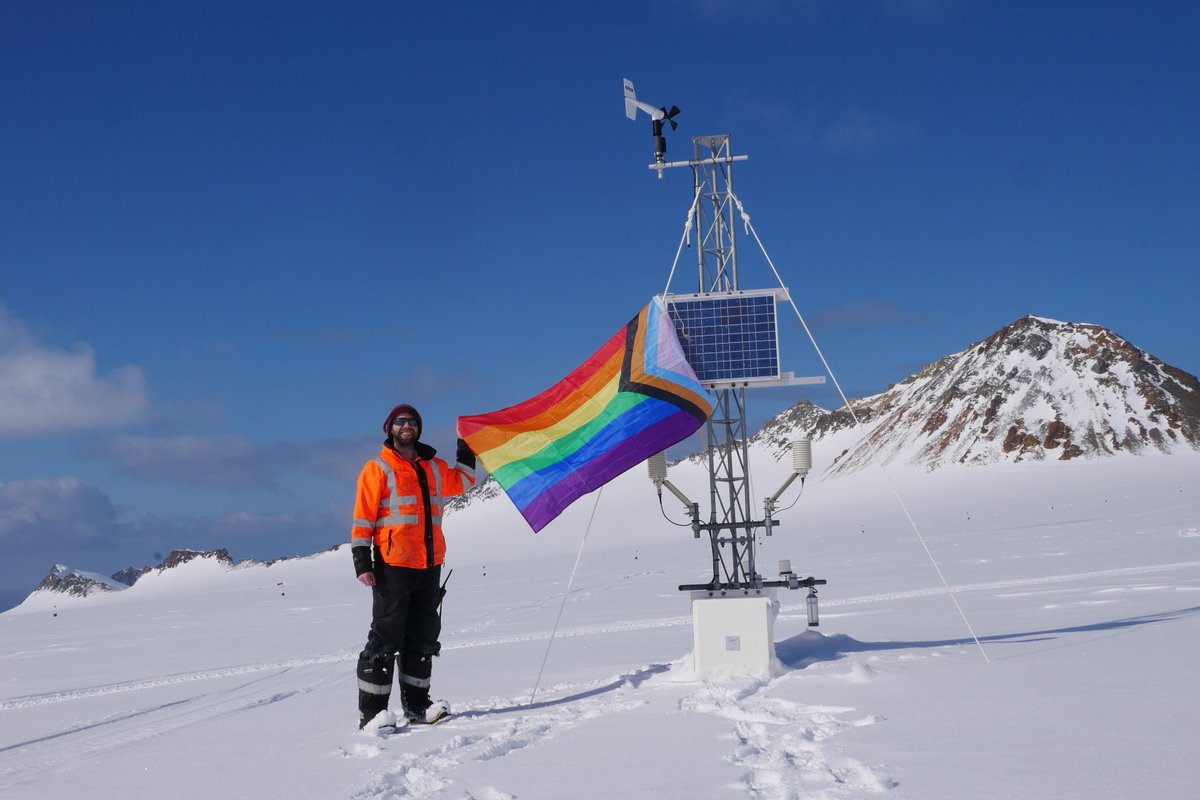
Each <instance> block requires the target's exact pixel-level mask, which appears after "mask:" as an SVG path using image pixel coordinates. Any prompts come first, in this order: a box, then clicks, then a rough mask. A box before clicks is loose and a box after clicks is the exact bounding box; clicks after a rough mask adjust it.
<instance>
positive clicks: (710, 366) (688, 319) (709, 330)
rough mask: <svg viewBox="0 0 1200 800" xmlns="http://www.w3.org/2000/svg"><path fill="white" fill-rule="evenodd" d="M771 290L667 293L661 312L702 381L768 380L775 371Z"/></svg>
mask: <svg viewBox="0 0 1200 800" xmlns="http://www.w3.org/2000/svg"><path fill="white" fill-rule="evenodd" d="M775 302H776V291H775V290H774V289H760V290H753V291H743V292H719V293H711V294H689V295H668V296H667V297H666V304H667V313H668V315H670V317H671V321H672V322H673V323H675V332H676V333H677V334H678V335H679V342H680V344H682V345H683V353H684V355H685V356H686V357H687V360H688V363H689V364H691V365H692V369H693V370H695V371H696V377H697V378H699V379H700V382H701V383H703V384H718V383H744V382H750V381H774V380H780V379H782V378H784V377H785V376H783V375H781V373H780V369H779V332H778V327H777V324H776V316H775Z"/></svg>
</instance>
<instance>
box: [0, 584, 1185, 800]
mask: <svg viewBox="0 0 1200 800" xmlns="http://www.w3.org/2000/svg"><path fill="white" fill-rule="evenodd" d="M1195 566H1200V561H1187V562H1178V563H1172V564H1158V565H1150V566H1140V567H1126V568H1121V569H1110V570H1100V571H1093V572H1085V573H1075V574H1067V575H1052V576H1043V577H1038V578H1026V579H1017V580H1006V581H994V582H987V583H977V584H970V585H960V586H956V587H954V589H955V590H956V591H993V590H1011V589H1014V588H1021V587H1044V586H1052V585H1054V584H1059V583H1068V582H1076V581H1087V580H1096V579H1101V580H1108V579H1111V578H1114V577H1118V576H1137V575H1148V574H1155V573H1161V572H1166V571H1170V570H1173V569H1179V568H1189V567H1195ZM1161 588H1162V587H1161V586H1158V585H1141V586H1131V587H1123V588H1120V589H1118V588H1113V587H1111V586H1106V587H1105V588H1103V589H1100V590H1098V591H1097V594H1109V593H1112V592H1115V591H1124V590H1127V589H1128V590H1142V591H1151V590H1157V589H1161ZM1050 591H1051V592H1053V591H1055V590H1053V589H1051V590H1050ZM945 592H946V589H945V587H933V588H926V589H915V590H909V591H898V592H887V593H880V594H872V595H862V596H858V597H852V598H841V599H835V600H831V601H829V602H827V603H826V606H833V607H840V606H853V605H863V604H872V603H881V602H889V601H895V600H904V599H909V598H919V597H926V596H930V595H938V594H944V593H945ZM1075 602H1088V603H1098V602H1111V601H1106V600H1102V599H1097V600H1090V601H1075ZM797 607H799V606H797ZM1047 607H1050V606H1047ZM690 624H691V617H690V616H672V617H661V618H655V619H645V620H627V621H615V622H611V623H605V624H599V625H589V626H580V627H577V628H574V629H567V630H560V631H559V633H558V636H561V637H570V636H586V635H594V634H605V633H615V632H624V631H632V630H646V629H653V628H662V627H672V626H682V625H690ZM549 636H550V634H549V632H537V633H529V634H524V635H513V636H500V637H492V638H481V639H471V640H462V641H458V642H451V643H448V644H447V647H446V649H447V650H451V649H460V648H474V647H489V646H497V645H503V644H510V643H519V642H530V641H537V640H545V639H547V638H549ZM356 657H357V653H355V652H350V651H341V652H336V653H330V654H320V655H314V656H309V657H301V658H292V659H284V660H275V661H268V662H262V663H257V664H243V665H236V666H230V667H223V668H218V669H210V670H201V671H196V672H189V673H178V674H171V675H162V676H154V677H147V678H143V679H140V680H134V681H127V682H122V683H114V684H103V685H98V686H91V687H82V688H77V689H71V690H67V691H59V692H49V693H44V694H38V695H28V696H24V697H16V698H10V699H7V700H4V701H0V712H3V711H10V710H16V709H26V708H31V707H36V706H41V705H45V704H49V703H60V702H69V701H75V700H83V699H88V698H97V697H102V696H106V695H113V694H120V693H132V692H138V691H145V690H152V689H156V688H162V687H170V686H177V685H181V684H190V683H196V682H200V681H212V680H217V679H224V680H225V681H226V684H225V685H224V686H221V687H217V688H212V689H209V690H207V691H198V692H195V693H193V694H190V695H188V696H185V697H182V698H179V699H174V700H171V701H170V702H162V703H157V704H155V703H145V704H143V705H142V706H140V707H135V708H132V709H126V710H122V711H120V712H116V713H111V714H108V715H106V716H103V717H98V718H93V719H86V718H85V719H81V720H79V721H77V722H76V723H74V724H73V725H72V726H71V727H69V728H65V729H63V730H59V731H55V732H51V733H47V734H44V735H41V736H39V737H36V738H32V739H29V740H27V741H23V742H17V743H14V744H11V745H8V746H7V747H4V748H0V756H2V755H4V754H5V753H6V752H14V751H21V752H22V753H23V754H24V762H23V763H22V765H21V766H20V767H16V768H8V769H5V770H3V772H0V793H6V792H7V791H8V790H11V789H14V788H19V787H22V786H27V785H29V784H30V783H31V782H34V781H36V780H38V777H39V775H42V774H44V773H47V772H57V773H62V772H68V771H70V770H73V769H76V768H77V767H76V765H78V764H85V763H89V762H90V761H91V760H92V759H94V758H95V757H97V756H101V755H103V754H104V753H106V752H113V751H116V750H119V749H121V748H125V747H129V746H131V745H135V744H138V743H140V742H145V741H148V740H151V739H153V738H155V737H158V736H162V735H164V734H169V733H171V732H172V731H176V730H179V729H182V728H186V727H195V726H198V725H203V724H206V723H211V722H214V721H217V720H220V719H223V718H228V717H230V716H232V715H237V714H242V713H247V712H253V710H254V709H256V708H261V707H265V706H268V705H270V704H273V703H276V702H282V701H285V700H288V699H289V698H293V697H296V696H298V695H302V694H305V693H308V692H312V691H314V690H316V689H318V688H321V687H325V686H329V685H332V684H335V683H338V682H343V681H345V680H347V677H346V675H345V674H343V673H344V670H343V669H341V668H340V667H338V668H336V669H331V668H330V665H338V664H342V663H344V662H350V661H353V660H354V659H355V658H356ZM875 658H876V657H872V659H868V661H867V662H860V661H855V662H854V663H853V664H851V669H850V672H849V674H848V675H846V676H844V677H845V678H846V679H847V680H855V681H868V680H874V668H873V667H872V665H871V662H873V661H874V659H875ZM674 666H678V663H677V664H676V665H674ZM806 666H807V665H804V666H800V667H798V668H795V669H792V670H790V671H787V672H784V673H783V674H782V675H780V676H777V677H775V678H772V679H770V680H767V681H763V680H756V679H752V678H745V677H743V678H737V677H728V678H723V679H717V680H706V681H702V682H695V681H693V682H685V683H680V682H679V681H678V680H662V681H657V680H651V679H653V678H654V677H655V676H657V675H658V674H659V673H663V672H668V671H670V670H671V669H672V668H673V665H669V664H653V665H648V666H645V667H642V668H641V669H639V670H635V671H633V672H630V673H626V674H623V675H620V676H617V677H615V678H612V677H610V678H608V679H605V680H599V681H591V682H585V683H578V684H569V685H560V686H555V687H552V688H550V689H547V690H546V691H545V692H543V697H553V698H556V699H550V700H546V699H540V698H539V699H538V701H537V702H535V703H534V704H533V705H532V706H531V705H529V704H528V701H527V698H526V697H525V696H522V697H520V698H507V699H505V698H488V699H486V700H479V701H475V702H473V703H470V704H467V705H465V706H462V705H460V707H459V708H458V709H457V713H456V716H455V717H454V718H453V719H452V720H450V721H448V722H447V723H446V724H445V725H444V726H439V727H437V728H433V729H430V730H428V731H420V730H415V731H402V732H400V733H398V734H396V735H395V736H394V737H392V738H391V739H380V738H374V737H371V736H370V735H368V734H361V733H359V734H353V736H354V738H355V740H354V741H352V742H350V743H348V744H346V745H344V746H341V747H338V748H337V751H336V752H335V753H332V754H331V755H332V756H335V757H340V758H349V759H364V760H367V761H369V762H370V763H372V764H378V765H381V768H380V769H379V770H378V771H376V772H375V773H374V777H372V778H371V779H370V780H369V782H368V783H367V784H366V785H365V786H364V787H363V788H362V789H361V790H360V791H359V792H358V793H357V794H356V795H355V796H356V797H359V798H385V799H390V798H432V797H434V796H448V795H442V794H441V793H442V792H443V791H444V790H449V791H452V792H454V795H453V796H454V797H455V798H463V799H465V800H506V799H508V798H512V797H513V795H510V794H507V793H505V792H504V791H502V790H501V789H499V788H497V787H492V786H484V787H477V786H472V787H464V786H462V785H460V784H456V782H455V777H454V776H455V774H456V771H457V769H456V768H458V767H460V766H461V765H464V764H480V763H485V762H488V761H492V760H495V759H501V758H504V757H506V756H508V755H510V754H512V753H514V752H519V751H522V750H526V749H528V748H534V747H538V746H539V745H541V744H542V743H545V742H548V741H551V740H553V739H554V738H555V737H557V736H559V735H561V734H563V733H565V732H567V731H570V730H571V729H574V728H577V727H579V726H581V725H584V724H585V723H587V722H588V721H590V720H593V719H596V718H599V717H603V716H607V715H611V714H620V713H623V712H627V711H629V710H632V709H635V708H638V707H640V706H643V705H645V704H647V703H652V702H655V701H656V700H657V701H658V702H662V701H663V700H668V701H669V702H671V703H677V704H678V708H679V710H681V711H683V712H686V713H693V714H705V715H711V716H715V717H718V718H720V719H722V720H726V721H728V723H729V725H730V741H731V742H732V744H731V748H730V752H729V754H728V756H727V758H728V760H729V762H730V763H731V764H733V765H734V766H735V767H738V768H739V769H740V770H741V775H742V777H741V785H742V787H743V788H744V789H745V792H746V794H747V796H748V797H750V798H754V799H755V800H760V799H761V800H785V799H789V798H799V797H805V798H819V799H821V800H843V799H844V798H852V797H859V796H862V795H863V794H867V793H876V792H885V791H887V790H889V789H891V788H892V787H894V786H895V785H896V784H895V783H894V781H893V780H892V778H891V777H890V776H889V775H888V774H886V772H885V771H884V770H883V769H882V768H881V767H877V766H872V765H868V764H864V763H862V762H860V761H858V760H856V759H854V758H852V757H849V756H846V755H844V754H842V753H841V752H840V750H839V748H838V747H836V746H833V747H830V746H829V744H828V743H829V740H830V739H831V738H833V737H836V736H837V735H838V734H839V733H841V732H843V731H846V730H849V729H851V728H854V727H859V726H862V725H870V724H874V723H876V722H879V721H880V720H879V718H878V717H875V716H872V715H863V714H861V713H858V712H856V710H855V709H853V708H841V707H827V706H816V705H806V704H802V703H796V702H792V701H790V700H786V699H783V698H780V697H775V696H772V695H773V694H775V690H776V689H780V688H784V687H786V686H787V685H788V682H789V681H793V680H798V679H800V678H801V676H802V674H803V670H804V669H805V667H806ZM240 677H245V678H247V680H244V681H238V680H236V679H238V678H240ZM665 691H671V692H675V693H676V694H675V695H671V694H668V695H667V696H666V697H664V696H663V693H664V692H665ZM681 691H683V692H684V696H683V697H682V698H681V699H680V698H679V697H678V696H677V694H678V693H679V692H681ZM430 733H432V734H433V736H431V737H430V738H429V739H426V740H425V742H422V740H421V737H424V736H428V735H429V734H430ZM422 745H424V747H423V749H422V748H421V746H422ZM414 748H416V749H414Z"/></svg>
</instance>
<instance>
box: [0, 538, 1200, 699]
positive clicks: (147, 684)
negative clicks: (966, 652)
mask: <svg viewBox="0 0 1200 800" xmlns="http://www.w3.org/2000/svg"><path fill="white" fill-rule="evenodd" d="M1197 566H1200V561H1181V562H1176V563H1171V564H1155V565H1150V566H1141V567H1122V568H1117V569H1107V570H1099V571H1095V572H1080V573H1074V574H1064V575H1049V576H1043V577H1039V578H1019V579H1014V580H1006V581H991V582H987V583H974V584H964V585H959V586H953V587H951V588H952V589H953V590H954V591H956V592H974V591H993V590H997V589H1013V588H1019V587H1025V586H1042V585H1048V584H1055V583H1067V582H1072V581H1083V580H1092V579H1097V578H1099V579H1106V578H1113V577H1119V576H1129V575H1145V574H1151V573H1156V572H1166V571H1170V570H1173V569H1179V568H1190V567H1197ZM940 594H946V588H945V587H943V586H936V587H930V588H926V589H911V590H905V591H899V592H883V593H880V594H870V595H860V596H858V597H846V598H831V599H829V600H825V601H823V602H822V604H821V605H822V607H823V608H839V607H842V606H853V605H863V604H870V603H881V602H888V601H893V600H907V599H912V598H919V597H929V596H933V595H940ZM803 609H804V606H803V604H800V603H794V604H787V605H783V606H782V607H781V612H783V613H788V612H792V611H796V610H800V611H803ZM691 624H692V617H691V615H682V616H672V617H658V618H654V619H641V620H623V621H617V622H609V623H603V624H599V625H587V626H581V627H577V628H566V629H562V630H559V631H558V633H557V634H556V636H557V637H558V638H570V637H574V636H592V635H596V634H605V633H624V632H628V631H637V630H651V629H654V628H669V627H679V626H685V625H691ZM549 638H550V632H549V631H542V632H538V633H527V634H513V635H511V636H494V637H490V638H479V639H466V640H462V641H457V642H454V641H452V642H446V643H445V644H444V645H443V647H442V650H443V652H445V651H447V650H460V649H467V648H475V647H494V646H498V645H505V644H518V643H522V642H534V641H544V640H546V639H549ZM356 658H358V651H349V650H343V651H340V652H337V653H327V654H321V655H314V656H307V657H301V658H292V659H282V660H278V661H266V662H262V663H258V664H242V665H236V666H230V667H221V668H219V669H210V670H199V671H196V672H184V673H177V674H173V675H162V676H154V677H148V678H143V679H140V680H136V681H126V682H122V683H113V684H105V685H101V686H90V687H83V688H79V689H70V690H67V691H61V692H47V693H45V694H36V695H26V696H23V697H15V698H11V699H8V700H3V701H0V712H3V711H9V710H13V709H18V708H30V707H32V706H40V705H46V704H49V703H61V702H66V701H71V700H79V699H84V698H89V697H96V696H98V695H108V694H119V693H123V692H134V691H140V690H144V689H154V688H158V687H161V686H169V685H172V684H180V683H190V682H192V681H203V680H212V679H216V678H228V677H235V676H238V675H249V674H252V673H256V672H272V671H282V670H288V669H291V668H295V667H304V666H311V665H319V664H332V663H340V662H345V661H353V660H354V659H356Z"/></svg>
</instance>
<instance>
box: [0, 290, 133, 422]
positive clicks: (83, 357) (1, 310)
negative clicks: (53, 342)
mask: <svg viewBox="0 0 1200 800" xmlns="http://www.w3.org/2000/svg"><path fill="white" fill-rule="evenodd" d="M145 410H146V381H145V377H144V376H143V374H142V371H141V369H139V368H138V367H135V366H124V367H120V368H118V369H115V370H113V371H112V372H110V373H109V374H108V375H106V376H102V375H98V374H97V373H96V357H95V353H94V351H93V350H92V348H91V347H90V346H88V345H87V344H79V345H76V347H75V348H74V349H73V350H70V351H66V350H54V349H51V348H48V347H46V346H44V345H42V344H40V343H39V342H37V341H36V340H35V339H34V338H33V337H32V336H31V335H30V334H29V332H28V330H27V329H26V327H25V325H24V324H23V323H22V322H21V321H20V320H17V319H14V318H13V317H12V315H11V314H9V312H8V309H7V308H5V307H4V305H3V304H0V438H15V437H22V436H38V435H41V434H45V433H69V432H74V431H81V430H92V429H96V428H107V427H112V426H115V425H123V424H127V423H130V422H134V421H136V420H138V419H140V418H141V416H142V414H143V413H144V412H145Z"/></svg>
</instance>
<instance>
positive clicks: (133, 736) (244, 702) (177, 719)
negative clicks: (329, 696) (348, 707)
mask: <svg viewBox="0 0 1200 800" xmlns="http://www.w3.org/2000/svg"><path fill="white" fill-rule="evenodd" d="M313 663H315V662H313ZM314 670H316V672H315V674H314ZM250 671H251V670H243V671H237V670H214V672H221V673H222V674H223V675H224V676H232V677H236V676H238V675H243V674H246V673H248V672H250ZM171 677H177V676H171ZM207 677H217V676H216V675H210V676H207ZM342 677H343V676H341V675H340V674H339V675H336V676H334V675H330V674H329V673H328V670H325V671H323V672H322V671H321V668H320V667H315V668H314V667H310V668H309V669H297V668H294V667H290V666H286V667H282V668H279V667H273V668H271V670H270V673H269V674H265V675H260V676H257V677H254V678H253V679H252V680H249V681H245V682H240V683H237V684H236V685H233V686H229V687H226V688H220V689H214V690H211V691H207V692H201V693H199V694H195V695H192V696H188V697H184V698H181V699H176V700H172V701H169V702H164V703H158V704H148V705H144V706H142V707H139V708H133V709H129V710H123V711H120V712H116V713H112V714H108V715H106V716H103V717H100V718H97V719H92V720H88V721H82V720H81V721H79V722H77V723H76V724H74V725H73V726H72V727H70V728H66V729H64V730H60V731H56V732H53V733H48V734H45V735H42V736H39V737H36V738H33V739H30V740H27V741H24V742H17V743H15V744H11V745H8V746H7V747H3V748H0V756H3V755H4V754H5V753H8V752H13V751H18V750H19V751H22V753H23V755H24V758H25V761H24V763H23V764H22V765H21V766H20V767H16V768H6V769H4V770H3V772H0V793H6V792H7V791H8V790H11V789H13V788H16V787H20V786H22V785H26V784H30V783H34V782H37V781H38V780H40V779H41V778H42V777H44V775H45V773H47V772H57V773H63V772H69V771H71V770H74V769H78V768H80V766H82V765H86V764H88V763H91V760H92V759H93V757H95V756H98V755H101V754H103V753H107V752H112V751H115V750H119V749H123V748H126V747H129V746H131V745H135V744H138V743H140V742H144V741H148V740H151V739H154V738H156V737H159V736H162V735H164V734H169V733H171V732H173V731H177V730H180V729H182V728H190V727H196V726H198V725H203V724H206V723H209V722H213V721H216V720H220V719H223V718H227V717H230V716H233V715H237V714H242V713H247V712H252V711H254V710H255V709H259V708H263V707H265V706H268V705H270V704H272V703H278V702H282V701H284V700H288V699H290V698H292V697H295V696H297V695H300V694H306V693H308V692H312V691H314V690H317V689H319V688H322V687H324V686H328V685H331V684H333V683H335V682H337V681H339V680H341V679H342ZM178 682H179V681H175V680H170V679H163V680H159V681H145V682H140V683H141V684H144V685H140V686H138V688H151V687H152V686H167V685H171V684H174V683H178ZM105 688H109V689H111V688H112V687H97V691H93V692H91V693H88V692H78V693H70V694H71V695H72V697H71V698H70V699H76V698H78V697H87V696H94V695H95V694H103V693H104V692H103V691H102V690H103V689H105ZM122 690H123V691H129V690H130V689H128V688H125V689H122ZM9 707H13V706H9ZM17 707H20V706H17Z"/></svg>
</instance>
